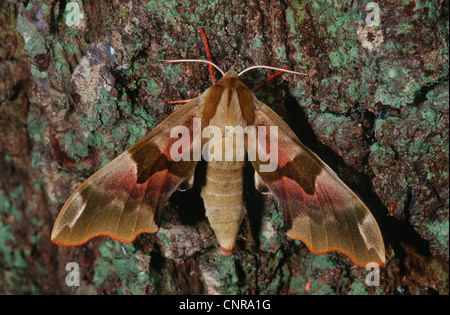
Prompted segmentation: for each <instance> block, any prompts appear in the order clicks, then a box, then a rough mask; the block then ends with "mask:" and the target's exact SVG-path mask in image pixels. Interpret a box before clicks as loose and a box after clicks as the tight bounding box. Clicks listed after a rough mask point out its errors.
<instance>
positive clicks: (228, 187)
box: [201, 161, 245, 255]
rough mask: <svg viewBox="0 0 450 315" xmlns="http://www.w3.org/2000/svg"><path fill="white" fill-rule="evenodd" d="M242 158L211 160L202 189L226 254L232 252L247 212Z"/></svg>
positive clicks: (215, 229) (222, 248) (212, 224)
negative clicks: (240, 159) (238, 159)
mask: <svg viewBox="0 0 450 315" xmlns="http://www.w3.org/2000/svg"><path fill="white" fill-rule="evenodd" d="M244 164H245V162H243V161H242V162H241V161H231V162H228V161H211V162H209V163H208V164H207V166H206V180H205V185H204V186H203V189H202V193H201V195H202V198H203V202H204V204H205V211H206V216H207V217H208V220H209V223H210V224H211V227H212V229H213V230H214V233H215V235H216V237H217V240H218V242H219V244H220V247H221V252H222V254H224V255H231V254H232V252H233V248H234V244H235V242H236V238H237V234H238V232H239V228H240V226H241V223H242V220H243V218H244V215H245V203H244V197H243V169H244Z"/></svg>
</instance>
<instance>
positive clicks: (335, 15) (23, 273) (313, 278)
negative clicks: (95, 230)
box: [0, 0, 449, 294]
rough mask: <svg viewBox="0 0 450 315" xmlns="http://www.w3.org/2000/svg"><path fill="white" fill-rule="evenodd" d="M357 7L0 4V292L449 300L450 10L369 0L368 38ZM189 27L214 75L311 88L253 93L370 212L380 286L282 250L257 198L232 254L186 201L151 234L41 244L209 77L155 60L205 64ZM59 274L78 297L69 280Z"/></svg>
mask: <svg viewBox="0 0 450 315" xmlns="http://www.w3.org/2000/svg"><path fill="white" fill-rule="evenodd" d="M71 3H72V4H71ZM74 3H75V4H77V5H78V6H76V5H74ZM367 3H368V1H360V0H358V1H339V0H338V1H295V0H284V1H270V2H269V1H256V0H255V1H240V2H238V1H233V2H231V1H206V0H195V1H189V2H186V3H182V2H179V1H172V0H169V1H159V0H157V1H153V0H147V1H138V0H134V1H133V0H128V1H126V0H120V1H119V0H114V1H106V0H101V1H94V0H76V1H72V2H69V1H66V0H61V1H56V0H45V1H44V0H42V1H41V0H30V1H13V0H9V1H6V2H5V1H2V2H1V3H0V8H1V11H0V39H1V41H0V150H1V154H0V176H1V185H0V293H98V294H102V293H107V294H116V293H120V294H121V293H124V294H130V293H134V294H145V293H197V294H205V293H231V294H246V293H249V294H263V293H266V294H435V293H438V294H448V261H449V248H448V241H449V239H448V234H449V223H448V222H449V221H448V219H449V215H448V209H449V196H448V195H449V183H448V181H449V169H448V163H449V159H448V157H449V147H448V126H449V121H448V120H449V116H448V115H449V101H448V97H449V85H448V39H449V37H448V17H447V16H448V1H445V0H434V1H411V0H407V1H403V2H402V1H378V2H377V4H378V5H379V8H380V25H379V26H376V25H372V26H371V25H370V24H371V23H370V21H373V19H372V20H370V16H369V17H368V14H370V13H371V12H373V11H372V10H370V9H369V10H367V9H366V4H367ZM77 7H79V9H80V12H82V14H83V15H82V17H81V19H80V21H79V23H77V22H78V21H77V19H76V13H77V12H76V10H77ZM74 10H75V11H74ZM367 21H369V23H368V22H367ZM200 28H204V29H205V31H206V33H207V35H208V37H209V39H210V46H211V50H212V55H213V58H214V61H215V62H216V63H217V64H218V65H219V66H220V67H221V68H222V69H226V70H231V71H233V70H234V71H240V70H241V69H243V68H245V67H247V66H251V65H255V64H264V65H271V66H278V67H288V68H290V69H293V70H298V71H304V72H306V73H308V76H306V77H296V76H292V75H283V76H281V77H278V78H277V79H276V80H274V81H272V82H270V83H269V84H268V85H266V86H265V87H264V88H263V89H262V90H260V91H259V92H258V93H257V96H258V97H259V99H260V100H262V101H263V102H265V103H266V104H268V105H269V106H271V107H272V108H273V109H274V110H275V111H276V112H277V113H278V114H279V115H280V116H281V117H282V118H284V119H285V120H286V121H287V122H288V124H289V125H290V126H291V127H292V128H293V130H294V131H295V132H296V133H297V134H298V136H299V138H300V139H301V140H302V141H303V142H304V143H305V144H307V145H308V146H309V147H310V148H311V149H313V151H315V152H316V153H317V154H318V155H319V156H320V157H321V158H322V159H323V160H325V162H327V163H328V164H329V165H330V166H331V167H332V168H333V169H334V170H335V171H336V172H337V173H338V175H339V176H340V177H341V178H342V179H343V180H344V181H345V182H346V183H347V184H348V185H349V186H350V187H351V188H352V189H354V191H355V192H356V193H357V194H359V195H360V196H361V198H362V199H363V200H364V201H365V202H366V204H367V205H368V206H369V208H370V209H371V210H372V212H373V213H374V215H375V217H376V218H377V220H378V222H379V224H380V227H381V230H382V233H383V236H384V238H385V242H386V249H387V263H386V265H385V266H383V267H381V269H380V273H381V274H380V285H379V286H367V285H366V283H365V279H366V276H367V274H368V271H366V270H365V269H362V268H359V267H355V266H354V265H353V264H352V263H351V261H350V260H349V259H348V258H347V257H345V256H343V255H341V254H339V253H330V254H326V255H320V256H315V255H312V254H311V253H309V251H308V250H307V248H306V247H305V246H304V244H302V243H301V242H297V241H292V240H288V239H287V238H286V237H285V234H284V230H283V220H282V216H281V213H280V211H279V209H278V205H277V204H276V202H275V201H274V200H273V199H272V198H271V197H262V196H260V195H258V194H256V193H255V192H253V191H251V190H250V192H249V194H248V196H247V197H248V199H249V201H248V204H249V207H248V208H249V209H248V216H247V219H246V220H245V222H244V224H243V226H242V230H241V236H242V237H241V238H240V239H239V241H238V244H237V250H236V254H235V255H233V256H232V257H228V258H227V257H222V256H221V255H220V254H219V252H218V249H217V242H216V240H215V238H214V236H213V234H212V230H211V228H210V227H209V224H208V222H207V220H206V219H205V216H204V209H203V207H202V201H201V199H199V189H198V187H197V188H194V189H193V190H192V191H189V192H186V193H176V194H175V195H174V196H173V198H171V200H170V201H169V203H168V204H167V206H166V207H165V211H164V214H163V218H162V222H161V230H160V231H159V232H158V233H157V234H156V235H141V236H140V237H138V239H137V240H136V241H135V242H133V243H131V244H120V243H119V242H116V241H113V240H111V239H108V238H97V239H94V240H92V241H90V242H88V243H87V244H86V245H83V246H79V247H73V248H63V247H60V246H57V245H54V244H52V243H50V232H51V228H52V225H53V223H54V220H55V219H56V216H57V214H58V212H59V210H60V208H61V206H62V205H63V204H64V202H65V200H66V199H67V198H68V197H69V196H70V194H71V193H72V192H73V191H74V190H75V189H76V188H77V187H78V186H79V185H80V184H81V183H82V182H83V180H85V179H86V178H87V177H88V176H89V175H91V174H92V173H93V172H94V171H95V170H97V169H98V168H100V167H101V166H103V165H105V164H106V163H107V162H108V161H110V160H111V159H113V158H114V157H115V156H117V155H118V154H119V153H120V152H122V151H123V150H125V149H126V148H127V147H129V146H130V145H132V144H133V143H135V142H136V141H137V140H138V139H140V138H141V137H142V136H144V135H145V134H146V133H147V132H148V131H150V130H151V129H152V128H153V127H154V126H156V125H157V124H158V122H160V121H161V120H162V119H164V118H165V117H167V115H168V114H170V113H171V112H172V111H173V110H174V107H173V106H171V105H168V103H167V102H168V101H169V100H177V99H186V98H192V97H195V96H196V95H198V94H200V93H201V92H202V91H204V90H205V89H206V88H207V87H208V86H209V85H211V82H210V79H209V77H208V71H207V69H206V67H205V66H203V65H197V64H184V65H167V64H161V63H160V62H158V61H157V59H162V58H165V59H169V58H172V59H174V58H187V57H189V58H204V56H205V51H204V46H203V42H202V38H201V35H200V33H199V29H200ZM266 76H267V73H265V72H264V71H253V72H251V73H248V74H247V75H245V78H244V80H245V82H246V83H247V84H248V85H249V86H254V85H256V84H257V83H258V82H260V81H261V80H262V79H263V78H265V77H266ZM71 261H73V262H77V263H78V264H79V265H80V267H81V269H80V271H81V285H80V286H79V287H68V286H66V283H65V277H66V275H67V271H66V270H65V266H66V264H67V263H68V262H71Z"/></svg>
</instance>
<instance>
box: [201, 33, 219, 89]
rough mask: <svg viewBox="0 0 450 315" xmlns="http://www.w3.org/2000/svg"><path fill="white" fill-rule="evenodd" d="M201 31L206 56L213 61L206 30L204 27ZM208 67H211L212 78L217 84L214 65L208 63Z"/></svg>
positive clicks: (210, 74)
mask: <svg viewBox="0 0 450 315" xmlns="http://www.w3.org/2000/svg"><path fill="white" fill-rule="evenodd" d="M200 33H202V36H203V41H204V42H205V49H206V58H207V59H208V61H210V62H212V58H211V51H210V50H209V45H208V40H207V38H206V34H205V31H204V30H203V28H201V29H200ZM208 69H209V76H210V77H211V80H212V81H213V83H214V84H216V82H217V80H216V78H215V77H214V73H213V72H214V71H213V67H212V65H208Z"/></svg>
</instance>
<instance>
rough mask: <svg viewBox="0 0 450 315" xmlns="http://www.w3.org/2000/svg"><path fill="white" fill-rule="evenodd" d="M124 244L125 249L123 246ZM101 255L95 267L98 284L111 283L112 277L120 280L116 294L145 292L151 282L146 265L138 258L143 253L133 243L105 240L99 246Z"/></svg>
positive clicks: (95, 280)
mask: <svg viewBox="0 0 450 315" xmlns="http://www.w3.org/2000/svg"><path fill="white" fill-rule="evenodd" d="M121 246H123V249H122V248H121ZM99 251H100V256H98V258H97V266H96V267H95V276H94V283H95V284H96V285H98V286H101V285H103V284H107V283H109V281H110V279H111V278H117V279H118V280H120V281H119V282H117V284H118V285H117V286H116V287H114V290H115V292H113V293H116V294H145V293H146V289H147V285H149V283H150V275H149V273H148V272H147V269H146V266H142V264H141V263H140V261H139V260H138V259H136V257H137V256H139V255H141V253H140V252H139V251H137V250H136V249H135V248H134V246H133V244H121V243H120V242H117V241H114V240H105V241H104V242H102V243H101V244H100V246H99Z"/></svg>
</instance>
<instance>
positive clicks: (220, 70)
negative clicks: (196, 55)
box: [158, 59, 225, 76]
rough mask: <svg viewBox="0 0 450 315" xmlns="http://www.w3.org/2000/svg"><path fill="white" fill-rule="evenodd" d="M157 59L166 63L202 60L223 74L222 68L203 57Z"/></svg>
mask: <svg viewBox="0 0 450 315" xmlns="http://www.w3.org/2000/svg"><path fill="white" fill-rule="evenodd" d="M158 61H163V62H167V63H176V62H203V63H207V64H210V65H211V66H213V67H214V68H216V69H217V70H219V72H220V73H221V74H222V76H224V75H225V72H223V71H222V69H220V68H219V67H218V66H217V65H215V64H214V63H212V62H211V61H208V60H203V59H173V60H164V59H158Z"/></svg>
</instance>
